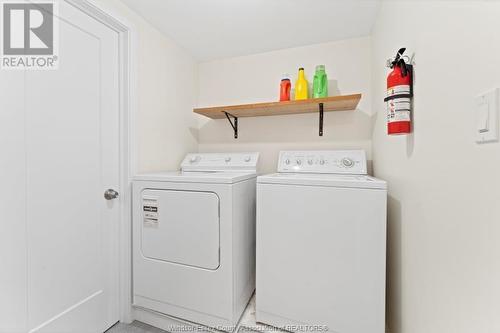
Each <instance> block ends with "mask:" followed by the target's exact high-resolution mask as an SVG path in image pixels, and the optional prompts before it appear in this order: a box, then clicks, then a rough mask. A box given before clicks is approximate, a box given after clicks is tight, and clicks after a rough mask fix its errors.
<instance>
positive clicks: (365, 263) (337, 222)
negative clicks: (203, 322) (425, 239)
mask: <svg viewBox="0 0 500 333" xmlns="http://www.w3.org/2000/svg"><path fill="white" fill-rule="evenodd" d="M386 188H387V186H386V182H384V181H382V180H378V179H375V178H373V177H370V176H367V166H366V157H365V153H364V151H285V152H281V153H280V158H279V165H278V173H276V174H271V175H265V176H260V177H258V180H257V286H256V319H257V321H258V322H262V323H265V324H268V325H271V326H275V327H280V328H284V329H286V330H288V331H300V332H304V331H305V330H308V329H309V330H310V329H314V328H317V329H320V330H323V331H324V330H325V329H326V328H327V329H328V332H335V333H383V332H385V262H386V257H385V256H386V201H387V190H386ZM318 325H319V326H320V327H317V326H318Z"/></svg>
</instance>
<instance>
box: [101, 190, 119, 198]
mask: <svg viewBox="0 0 500 333" xmlns="http://www.w3.org/2000/svg"><path fill="white" fill-rule="evenodd" d="M118 195H119V193H118V192H116V191H115V190H113V189H111V188H110V189H108V190H106V192H104V199H106V200H113V199H116V198H118Z"/></svg>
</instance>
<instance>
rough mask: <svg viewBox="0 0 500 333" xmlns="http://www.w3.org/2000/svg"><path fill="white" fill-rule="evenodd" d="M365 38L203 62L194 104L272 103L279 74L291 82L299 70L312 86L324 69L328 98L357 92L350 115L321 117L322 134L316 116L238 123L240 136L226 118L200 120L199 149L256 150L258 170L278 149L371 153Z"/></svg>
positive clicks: (270, 165) (268, 168) (272, 165)
mask: <svg viewBox="0 0 500 333" xmlns="http://www.w3.org/2000/svg"><path fill="white" fill-rule="evenodd" d="M370 58H371V55H370V38H369V37H364V38H356V39H349V40H344V41H339V42H332V43H325V44H317V45H311V46H306V47H299V48H292V49H285V50H279V51H273V52H268V53H261V54H256V55H250V56H244V57H235V58H227V59H222V60H216V61H210V62H204V63H201V64H200V65H199V95H198V106H200V107H203V106H217V105H231V104H245V103H253V102H269V101H276V100H278V98H279V84H280V80H281V76H282V74H283V73H290V74H291V75H292V77H293V80H292V81H294V80H295V78H296V75H297V70H298V68H299V67H304V68H305V70H306V75H307V78H308V80H309V81H310V83H311V84H312V78H313V76H314V68H315V65H318V64H324V65H326V70H327V74H328V77H329V80H330V82H329V84H330V87H329V88H330V94H331V95H332V94H339V93H341V94H351V93H362V94H363V98H362V100H361V102H360V104H359V107H358V110H356V111H355V112H332V113H325V127H324V136H323V137H319V136H318V115H317V114H306V115H294V116H273V117H259V118H240V119H239V138H238V139H237V140H235V139H234V138H233V133H232V128H231V127H230V125H229V124H228V123H227V120H225V119H222V120H209V119H208V118H205V117H201V116H200V130H199V149H200V151H259V152H261V161H262V162H263V163H261V167H260V171H262V172H273V171H275V170H276V161H277V156H278V152H279V151H280V150H283V149H334V148H362V149H365V150H367V152H368V155H369V156H370V153H371V136H372V119H371V116H372V115H371V111H370V106H371V96H370V90H371V73H370Z"/></svg>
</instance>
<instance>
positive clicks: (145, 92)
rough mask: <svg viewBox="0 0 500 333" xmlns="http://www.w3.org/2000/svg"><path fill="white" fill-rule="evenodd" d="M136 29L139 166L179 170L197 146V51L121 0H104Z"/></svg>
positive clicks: (102, 1)
mask: <svg viewBox="0 0 500 333" xmlns="http://www.w3.org/2000/svg"><path fill="white" fill-rule="evenodd" d="M98 4H100V5H101V6H103V7H104V8H107V9H109V10H111V11H112V12H114V13H117V14H118V16H121V17H122V18H124V19H125V20H126V21H127V22H128V23H129V24H132V25H133V27H134V28H135V30H136V37H137V38H136V40H137V42H138V43H137V48H136V52H137V58H138V67H137V80H138V96H137V97H138V112H137V114H136V117H135V122H134V124H132V126H134V132H135V135H136V142H134V143H133V144H134V145H135V146H136V149H137V153H138V156H137V171H138V172H152V171H160V170H177V169H178V168H179V164H180V162H181V160H182V158H183V157H184V156H185V155H186V153H188V152H193V151H197V149H198V147H197V141H196V132H197V131H196V127H197V123H196V118H195V116H194V115H193V114H192V108H193V105H194V104H195V101H196V92H197V82H198V79H197V64H196V61H195V60H194V59H193V57H192V56H191V55H190V54H189V53H188V52H186V51H185V50H183V49H182V48H180V47H179V46H177V44H175V43H174V42H173V41H172V40H170V39H169V38H167V37H165V36H164V35H163V34H161V33H160V32H159V31H158V30H156V29H155V28H154V27H152V26H151V25H150V24H149V23H147V22H146V21H145V20H144V19H143V18H142V17H141V16H139V15H138V14H136V13H135V12H133V11H132V10H130V9H129V8H128V7H127V6H125V5H124V4H123V3H122V2H120V1H119V0H100V1H99V2H98Z"/></svg>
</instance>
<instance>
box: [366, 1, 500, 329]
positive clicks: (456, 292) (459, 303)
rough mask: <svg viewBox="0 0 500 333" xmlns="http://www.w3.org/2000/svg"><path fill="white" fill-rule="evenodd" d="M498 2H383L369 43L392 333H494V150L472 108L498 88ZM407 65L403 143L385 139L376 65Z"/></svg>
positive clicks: (498, 188) (498, 289) (498, 276)
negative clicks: (410, 78)
mask: <svg viewBox="0 0 500 333" xmlns="http://www.w3.org/2000/svg"><path fill="white" fill-rule="evenodd" d="M499 17H500V2H494V1H443V2H439V1H432V2H428V1H393V2H385V3H384V4H383V5H382V8H381V11H380V15H379V17H378V21H377V24H376V26H375V29H374V32H373V35H372V45H373V47H372V55H373V58H372V59H373V62H372V70H373V85H372V87H373V91H374V95H373V111H374V112H377V118H376V123H375V127H374V136H373V155H374V172H375V175H376V176H378V177H380V178H383V179H386V180H387V181H388V183H389V196H390V198H389V235H388V236H389V248H388V251H389V262H388V278H389V280H388V287H389V294H388V308H389V316H388V321H389V326H390V329H391V332H392V333H424V332H425V333H443V332H453V333H470V332H475V333H493V332H500V316H499V313H500V205H499V202H500V175H499V174H498V172H499V171H498V170H499V165H500V145H499V144H498V143H495V144H488V145H476V144H475V143H474V134H473V133H474V118H473V110H474V100H473V98H474V96H476V95H478V94H479V93H481V92H483V91H487V90H489V89H491V88H493V87H499V86H500V66H499V62H500V39H499V37H498V36H499V35H498V33H499V31H500V20H499ZM402 46H406V47H408V49H409V51H410V54H411V53H415V69H416V75H415V83H416V86H415V109H414V124H415V131H414V134H413V135H411V136H408V137H405V136H399V137H398V136H393V137H389V136H387V135H386V134H385V131H386V124H385V105H384V103H383V97H384V93H385V86H386V83H385V78H386V75H387V73H388V70H387V68H385V67H384V66H385V60H386V59H387V58H389V57H391V56H393V55H394V53H395V52H396V50H397V49H398V48H399V47H402Z"/></svg>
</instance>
